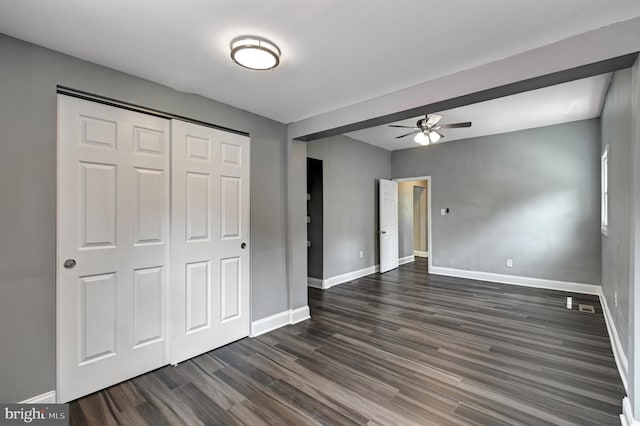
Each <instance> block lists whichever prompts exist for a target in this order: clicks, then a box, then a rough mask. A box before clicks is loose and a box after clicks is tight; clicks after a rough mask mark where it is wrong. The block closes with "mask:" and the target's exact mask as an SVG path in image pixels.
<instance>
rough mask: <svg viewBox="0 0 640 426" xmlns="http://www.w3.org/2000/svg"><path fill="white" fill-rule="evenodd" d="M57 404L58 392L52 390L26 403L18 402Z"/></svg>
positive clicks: (26, 400) (27, 400)
mask: <svg viewBox="0 0 640 426" xmlns="http://www.w3.org/2000/svg"><path fill="white" fill-rule="evenodd" d="M55 403H56V391H54V390H52V391H49V392H45V393H43V394H41V395H38V396H34V397H32V398H29V399H25V400H24V401H20V402H18V404H55Z"/></svg>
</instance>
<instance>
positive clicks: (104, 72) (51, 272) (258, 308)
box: [0, 35, 306, 402]
mask: <svg viewBox="0 0 640 426" xmlns="http://www.w3.org/2000/svg"><path fill="white" fill-rule="evenodd" d="M0 57H1V58H2V60H0V138H1V140H0V342H1V343H0V363H1V364H2V368H0V401H6V402H9V401H20V400H23V399H26V398H29V397H32V396H35V395H38V394H41V393H43V392H47V391H50V390H52V389H54V388H55V267H56V265H55V253H56V245H55V229H56V85H58V84H60V85H65V86H69V87H73V88H76V89H80V90H85V91H88V92H92V93H96V94H100V95H105V96H108V97H112V98H116V99H120V100H123V101H127V102H131V103H135V104H139V105H144V106H148V107H151V108H156V109H159V110H164V111H169V112H173V113H176V114H179V115H183V116H188V117H192V118H196V119H199V120H202V121H207V122H212V123H215V124H219V125H222V126H226V127H229V128H234V129H237V130H241V131H244V132H248V133H250V134H251V236H252V240H251V255H252V258H251V260H252V265H251V271H252V307H253V311H252V316H253V320H256V319H259V318H262V317H266V316H268V315H271V314H274V313H277V312H282V311H284V310H286V309H288V306H287V291H288V290H287V280H286V268H285V253H286V250H285V215H284V214H283V212H284V210H285V199H286V193H285V190H284V189H285V177H286V176H285V170H286V165H285V138H286V133H285V132H286V128H285V126H284V125H283V124H281V123H277V122H274V121H271V120H268V119H266V118H262V117H260V116H257V115H254V114H250V113H247V112H245V111H242V110H239V109H236V108H233V107H230V106H228V105H224V104H221V103H218V102H214V101H211V100H209V99H206V98H203V97H200V96H195V95H190V94H186V93H181V92H177V91H175V90H172V89H170V88H168V87H165V86H161V85H158V84H155V83H152V82H149V81H146V80H142V79H139V78H136V77H133V76H130V75H127V74H123V73H120V72H116V71H114V70H111V69H107V68H104V67H101V66H97V65H95V64H91V63H88V62H84V61H81V60H78V59H75V58H72V57H69V56H66V55H63V54H60V53H57V52H53V51H51V50H47V49H43V48H41V47H37V46H34V45H31V44H28V43H25V42H22V41H18V40H16V39H12V38H9V37H5V36H2V35H0ZM305 300H306V299H305Z"/></svg>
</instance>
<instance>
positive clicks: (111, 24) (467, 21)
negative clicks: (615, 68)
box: [0, 0, 640, 123]
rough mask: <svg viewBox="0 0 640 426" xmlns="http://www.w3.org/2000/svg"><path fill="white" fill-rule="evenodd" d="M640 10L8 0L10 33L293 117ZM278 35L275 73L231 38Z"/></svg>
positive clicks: (1, 1)
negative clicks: (256, 65) (241, 62)
mask: <svg viewBox="0 0 640 426" xmlns="http://www.w3.org/2000/svg"><path fill="white" fill-rule="evenodd" d="M636 16H640V1H637V0H615V1H612V0H562V1H557V0H536V1H533V0H528V1H524V0H521V1H513V0H483V1H477V0H110V1H106V0H105V1H97V0H0V32H2V33H5V34H8V35H11V36H14V37H17V38H20V39H23V40H27V41H30V42H33V43H36V44H39V45H42V46H45V47H49V48H52V49H54V50H58V51H61V52H64V53H68V54H70V55H73V56H76V57H79V58H82V59H85V60H88V61H91V62H95V63H98V64H101V65H104V66H107V67H111V68H114V69H117V70H121V71H124V72H127V73H130V74H133V75H137V76H140V77H143V78H146V79H149V80H152V81H156V82H159V83H162V84H165V85H167V86H170V87H173V88H175V89H178V90H181V91H185V92H192V93H197V94H201V95H204V96H207V97H210V98H213V99H216V100H219V101H221V102H225V103H227V104H230V105H234V106H237V107H239V108H242V109H245V110H248V111H252V112H255V113H257V114H260V115H263V116H266V117H270V118H273V119H276V120H278V121H281V122H285V123H289V122H294V121H298V120H300V119H303V118H307V117H310V116H314V115H317V114H321V113H325V112H327V111H332V110H334V109H336V108H339V107H343V106H347V105H351V104H354V103H357V102H360V101H363V100H367V99H371V98H374V97H377V96H380V95H384V94H388V93H391V92H395V91H397V90H400V89H403V88H407V87H411V86H413V85H416V84H419V83H423V82H426V81H429V80H432V79H434V78H436V77H440V76H444V75H448V74H451V73H453V72H456V71H459V70H463V69H468V68H471V67H474V66H477V65H480V64H484V63H487V62H491V61H494V60H497V59H500V58H504V57H508V56H511V55H514V54H517V53H520V52H523V51H526V50H529V49H532V48H535V47H539V46H542V45H545V44H549V43H551V42H554V41H557V40H560V39H563V38H566V37H569V36H572V35H575V34H579V33H582V32H585V31H589V30H592V29H596V28H599V27H601V26H604V25H607V24H610V23H614V22H618V21H622V20H626V19H630V18H633V17H636ZM243 34H256V35H260V36H264V37H266V38H269V39H271V40H272V41H274V42H276V43H277V44H278V45H279V46H280V48H281V49H282V52H283V54H282V63H281V66H280V67H279V68H277V69H276V70H274V71H270V72H255V71H249V70H245V69H242V68H240V67H238V66H237V65H234V64H233V63H232V62H231V60H230V58H229V42H230V40H231V39H232V38H234V37H236V36H238V35H243Z"/></svg>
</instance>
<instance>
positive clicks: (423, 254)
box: [413, 250, 429, 257]
mask: <svg viewBox="0 0 640 426" xmlns="http://www.w3.org/2000/svg"><path fill="white" fill-rule="evenodd" d="M413 255H414V256H415V257H429V252H428V251H424V250H414V251H413Z"/></svg>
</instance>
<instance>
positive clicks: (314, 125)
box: [288, 18, 640, 141]
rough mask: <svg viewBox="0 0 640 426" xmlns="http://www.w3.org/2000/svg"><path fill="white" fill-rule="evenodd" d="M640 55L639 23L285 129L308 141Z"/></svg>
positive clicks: (591, 71)
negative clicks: (638, 53) (639, 53)
mask: <svg viewBox="0 0 640 426" xmlns="http://www.w3.org/2000/svg"><path fill="white" fill-rule="evenodd" d="M639 51H640V18H634V19H631V20H628V21H624V22H619V23H616V24H612V25H609V26H606V27H602V28H599V29H597V30H593V31H589V32H587V33H583V34H580V35H577V36H574V37H570V38H568V39H565V40H561V41H559V42H556V43H552V44H550V45H547V46H543V47H540V48H537V49H533V50H530V51H527V52H524V53H521V54H518V55H514V56H511V57H508V58H505V59H501V60H498V61H495V62H491V63H488V64H485V65H482V66H479V67H476V68H472V69H468V70H464V71H460V72H457V73H455V74H451V75H448V76H444V77H441V78H438V79H435V80H432V81H429V82H426V83H423V84H420V85H417V86H414V87H410V88H407V89H403V90H400V91H398V92H394V93H390V94H388V95H384V96H380V97H378V98H374V99H370V100H368V101H364V102H360V103H358V104H354V105H350V106H347V107H344V108H340V109H337V110H334V111H330V112H327V113H324V114H320V115H317V116H314V117H310V118H308V119H305V120H300V121H297V122H295V123H291V124H289V126H288V127H289V129H288V130H289V135H290V136H291V137H292V138H294V139H298V140H303V141H311V140H316V139H320V138H325V137H329V136H334V135H339V134H343V133H348V132H353V131H357V130H362V129H365V128H369V127H373V126H379V125H384V124H388V123H393V122H396V121H400V120H404V119H407V118H413V117H416V116H419V115H423V114H426V113H433V112H438V111H443V110H447V109H451V108H457V107H460V106H464V105H469V104H473V103H477V102H483V101H486V100H490V99H495V98H500V97H503V96H508V95H512V94H516V93H522V92H525V91H528V90H534V89H539V88H542V87H547V86H551V85H554V84H560V83H565V82H568V81H573V80H577V79H580V78H585V77H591V76H593V75H597V74H602V73H605V72H611V71H615V70H618V69H622V68H628V67H630V66H631V65H632V64H633V61H634V60H635V58H636V56H637V52H639Z"/></svg>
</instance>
